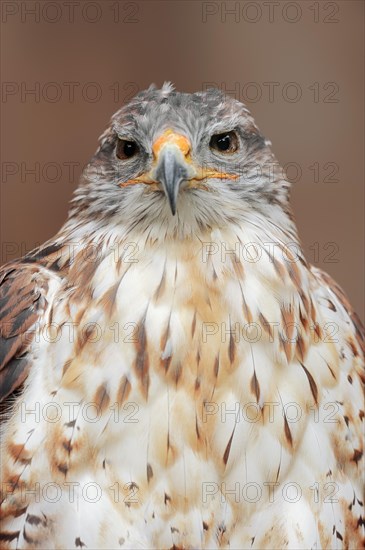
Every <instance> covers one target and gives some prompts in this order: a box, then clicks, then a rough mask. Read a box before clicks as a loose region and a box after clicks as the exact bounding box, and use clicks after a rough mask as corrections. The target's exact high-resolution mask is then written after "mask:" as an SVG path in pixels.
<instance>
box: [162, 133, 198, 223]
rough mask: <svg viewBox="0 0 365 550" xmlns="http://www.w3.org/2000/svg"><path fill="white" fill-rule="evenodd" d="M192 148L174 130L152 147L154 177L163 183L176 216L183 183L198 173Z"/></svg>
mask: <svg viewBox="0 0 365 550" xmlns="http://www.w3.org/2000/svg"><path fill="white" fill-rule="evenodd" d="M190 148H191V146H190V143H189V140H188V139H187V138H186V137H185V136H183V135H180V134H177V133H175V132H173V131H172V130H166V131H165V132H164V133H163V134H162V136H160V137H159V138H158V139H157V140H156V141H155V143H154V144H153V147H152V151H153V154H154V157H155V159H156V166H155V168H154V169H153V171H152V177H153V179H154V180H156V181H158V182H160V183H161V185H162V187H163V190H164V191H165V194H166V197H167V199H168V201H169V204H170V208H171V212H172V214H173V215H174V216H175V214H176V202H177V197H178V194H179V190H180V185H181V183H182V182H183V181H186V180H190V179H192V178H193V177H194V175H195V173H196V171H195V169H194V168H193V166H192V161H191V157H190Z"/></svg>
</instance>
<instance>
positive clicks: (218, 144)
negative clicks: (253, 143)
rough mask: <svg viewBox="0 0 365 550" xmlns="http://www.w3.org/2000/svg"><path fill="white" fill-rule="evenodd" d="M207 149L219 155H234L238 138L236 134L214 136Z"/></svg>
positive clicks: (228, 133)
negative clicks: (217, 152)
mask: <svg viewBox="0 0 365 550" xmlns="http://www.w3.org/2000/svg"><path fill="white" fill-rule="evenodd" d="M209 147H210V148H211V149H215V150H216V151H219V152H220V153H234V152H235V151H237V149H238V137H237V134H236V132H224V133H223V134H215V135H214V136H212V137H211V138H210V143H209Z"/></svg>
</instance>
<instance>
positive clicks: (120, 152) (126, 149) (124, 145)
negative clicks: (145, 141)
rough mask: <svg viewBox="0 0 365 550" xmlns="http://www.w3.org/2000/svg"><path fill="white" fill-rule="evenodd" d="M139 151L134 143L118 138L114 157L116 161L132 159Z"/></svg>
mask: <svg viewBox="0 0 365 550" xmlns="http://www.w3.org/2000/svg"><path fill="white" fill-rule="evenodd" d="M138 151H139V148H138V145H137V143H136V142H135V141H128V140H127V139H121V138H118V141H117V149H116V155H117V157H118V159H121V160H126V159H130V158H132V157H134V156H135V155H136V154H137V153H138Z"/></svg>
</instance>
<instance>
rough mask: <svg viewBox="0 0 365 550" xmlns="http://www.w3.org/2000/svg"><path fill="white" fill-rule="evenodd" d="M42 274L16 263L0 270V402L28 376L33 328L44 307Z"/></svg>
mask: <svg viewBox="0 0 365 550" xmlns="http://www.w3.org/2000/svg"><path fill="white" fill-rule="evenodd" d="M45 271H46V270H44V269H42V268H39V267H38V266H34V265H27V264H16V263H15V264H10V265H7V266H5V268H3V269H2V270H1V271H0V402H2V401H3V400H4V399H5V398H7V397H8V396H9V395H10V394H11V393H12V392H14V391H15V390H16V389H17V388H19V387H20V386H21V385H22V384H23V382H24V380H25V379H26V377H27V375H28V371H29V367H30V361H29V359H30V357H29V352H30V349H31V345H32V341H33V338H34V332H35V328H36V325H37V322H38V319H40V318H41V317H42V314H43V313H44V311H45V307H46V305H47V299H46V295H47V291H48V278H49V277H47V274H46V273H44V272H45Z"/></svg>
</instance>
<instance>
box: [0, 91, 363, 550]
mask: <svg viewBox="0 0 365 550" xmlns="http://www.w3.org/2000/svg"><path fill="white" fill-rule="evenodd" d="M288 194H289V184H288V182H287V181H286V179H285V177H284V176H283V172H282V170H281V169H280V166H279V164H278V162H277V161H276V159H275V157H274V155H273V153H272V152H271V143H270V142H269V141H268V140H267V139H265V137H264V136H263V135H262V134H261V133H260V130H259V129H258V127H257V126H256V124H255V122H254V120H253V118H252V116H251V114H250V113H249V111H248V110H247V108H246V107H245V106H244V105H243V104H242V103H240V102H238V101H236V100H234V99H233V98H230V97H227V96H225V95H224V94H223V93H221V92H220V91H218V90H216V89H209V90H207V91H204V92H198V93H195V94H187V93H179V92H176V91H174V89H173V87H172V86H171V85H170V84H165V85H164V86H163V87H162V88H161V89H157V88H156V87H154V86H152V87H150V88H149V89H148V90H146V91H143V92H141V93H139V94H138V95H137V96H136V97H135V98H133V99H132V101H131V102H130V103H129V104H128V105H125V106H123V107H122V108H121V109H120V110H119V111H118V112H117V113H116V114H115V115H114V116H113V117H112V119H111V123H110V126H109V127H108V129H107V130H106V131H105V132H104V134H103V135H102V136H101V139H100V146H99V148H98V150H97V152H96V154H95V155H94V157H93V158H92V160H91V162H90V163H89V164H88V166H87V167H86V168H85V170H84V172H83V175H82V177H81V181H80V185H79V187H78V189H77V190H76V192H75V196H74V198H73V201H72V204H71V210H70V214H69V217H68V219H67V221H66V223H65V224H64V226H63V227H62V229H61V230H60V231H59V232H58V233H57V235H56V236H55V237H53V238H52V239H51V240H49V241H48V242H46V243H45V244H44V245H43V246H41V247H39V248H37V249H36V250H34V251H32V252H30V253H28V254H26V255H25V256H24V257H23V258H21V259H19V260H17V261H15V262H12V263H10V264H8V265H6V266H5V267H3V268H2V271H1V278H0V281H1V283H0V300H1V302H0V311H1V371H0V373H1V396H2V400H3V431H2V449H1V458H2V473H1V482H2V485H1V489H2V506H1V514H2V516H1V517H2V525H1V534H0V540H1V546H2V548H19V549H24V548H37V549H38V548H47V549H51V548H64V549H70V548H105V549H111V548H118V549H120V548H122V549H137V548H141V549H147V548H158V549H175V550H177V549H203V548H207V549H213V548H231V549H243V548H249V549H264V548H267V549H273V548H276V549H282V548H290V549H291V548H327V549H329V548H331V549H333V548H360V547H362V545H363V538H362V537H363V534H364V512H363V506H364V504H363V503H364V495H363V430H362V426H363V422H364V397H363V395H364V394H363V384H364V333H363V329H362V327H361V323H360V321H359V319H358V317H357V316H356V314H355V312H354V311H353V309H352V307H351V306H350V304H349V302H348V300H347V298H346V297H345V295H344V293H343V291H342V290H341V289H340V288H339V286H338V285H337V284H336V283H335V282H334V281H333V280H332V279H331V278H330V277H329V276H328V275H326V274H325V273H323V272H322V271H320V270H319V269H316V268H314V267H312V266H311V265H310V264H309V263H308V262H307V261H306V259H305V257H304V255H303V252H302V249H301V247H300V244H299V240H298V236H297V230H296V227H295V223H294V220H293V217H292V214H291V210H290V206H289V199H288Z"/></svg>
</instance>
